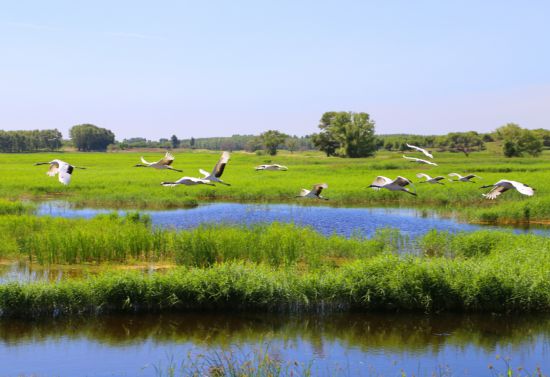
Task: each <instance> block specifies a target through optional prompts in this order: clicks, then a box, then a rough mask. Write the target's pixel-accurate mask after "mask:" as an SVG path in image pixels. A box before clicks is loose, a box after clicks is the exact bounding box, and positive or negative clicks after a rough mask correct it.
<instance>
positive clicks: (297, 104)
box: [0, 0, 550, 139]
mask: <svg viewBox="0 0 550 377" xmlns="http://www.w3.org/2000/svg"><path fill="white" fill-rule="evenodd" d="M549 20H550V2H546V1H523V2H519V1H435V0H434V1H408V0H407V1H392V0H388V1H330V2H329V1H319V0H317V1H298V0H295V1H260V0H256V1H238V0H234V1H192V2H191V1H157V2H152V1H135V0H134V1H97V0H96V1H86V2H84V1H54V0H52V1H10V2H7V1H4V2H2V3H1V5H0V129H36V128H58V129H60V130H61V131H62V132H63V133H64V135H65V136H66V135H67V130H68V129H69V128H70V127H71V126H72V125H74V124H79V123H93V124H96V125H98V126H101V127H106V128H109V129H111V130H113V131H114V132H115V134H116V135H117V138H118V139H122V138H124V137H130V136H145V137H148V138H152V139H158V138H160V137H169V136H170V135H172V134H176V135H177V136H179V137H180V138H185V137H190V136H194V137H204V136H226V135H231V134H236V133H239V134H257V133H259V132H262V131H265V130H267V129H278V130H281V131H284V132H287V133H291V134H297V135H305V134H309V133H312V132H316V131H317V124H318V120H319V118H320V117H321V115H322V113H323V112H325V111H329V110H349V111H365V112H368V113H370V114H371V117H372V118H373V119H374V120H375V122H376V128H377V132H378V133H398V132H407V133H413V132H414V133H422V134H432V133H434V134H440V133H446V132H449V131H459V130H462V131H465V130H470V129H473V130H478V131H490V130H493V129H495V128H496V127H498V126H500V125H502V124H504V123H506V122H517V123H519V124H520V125H522V126H524V127H527V128H539V127H543V128H550V22H549Z"/></svg>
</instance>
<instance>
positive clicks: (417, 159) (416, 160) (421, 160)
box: [403, 155, 438, 166]
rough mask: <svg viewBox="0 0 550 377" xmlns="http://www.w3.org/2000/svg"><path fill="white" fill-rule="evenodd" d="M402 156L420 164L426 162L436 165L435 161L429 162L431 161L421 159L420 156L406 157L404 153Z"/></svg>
mask: <svg viewBox="0 0 550 377" xmlns="http://www.w3.org/2000/svg"><path fill="white" fill-rule="evenodd" d="M403 158H406V159H407V160H411V161H414V162H419V163H421V164H428V165H434V166H438V165H437V164H436V163H435V162H431V161H428V160H423V159H421V158H416V157H407V156H405V155H403Z"/></svg>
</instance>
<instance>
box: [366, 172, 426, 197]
mask: <svg viewBox="0 0 550 377" xmlns="http://www.w3.org/2000/svg"><path fill="white" fill-rule="evenodd" d="M408 185H411V186H413V187H414V185H413V183H412V182H411V181H410V180H409V179H407V178H405V177H401V176H398V177H397V178H395V179H394V180H393V181H392V180H391V179H390V178H388V177H384V176H382V175H379V176H378V177H376V178H375V179H374V181H373V182H372V184H371V185H370V186H369V187H371V188H373V189H375V190H380V189H382V188H385V189H387V190H390V191H404V192H406V193H409V194H411V195H414V196H416V192H412V191H410V190H409V189H408V188H406V187H405V186H408ZM415 191H416V190H415Z"/></svg>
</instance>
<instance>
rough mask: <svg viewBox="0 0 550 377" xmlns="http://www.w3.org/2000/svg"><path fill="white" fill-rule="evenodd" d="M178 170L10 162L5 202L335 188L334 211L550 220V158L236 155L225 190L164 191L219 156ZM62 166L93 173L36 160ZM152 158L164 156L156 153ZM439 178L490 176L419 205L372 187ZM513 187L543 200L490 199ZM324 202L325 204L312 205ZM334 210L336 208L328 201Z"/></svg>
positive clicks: (119, 200)
mask: <svg viewBox="0 0 550 377" xmlns="http://www.w3.org/2000/svg"><path fill="white" fill-rule="evenodd" d="M175 155H176V160H175V162H174V166H175V167H176V168H180V169H183V171H184V172H183V173H177V172H172V171H157V170H154V169H148V168H134V167H133V165H135V164H136V163H137V162H139V156H140V154H139V153H57V154H46V153H36V154H25V155H20V154H3V155H2V156H1V157H2V158H1V159H0V169H1V170H2V172H3V178H4V181H3V185H2V187H0V198H1V197H3V198H8V199H21V198H33V199H40V200H43V199H50V198H63V199H65V200H69V201H71V202H73V203H75V204H77V205H80V206H96V207H97V206H103V207H125V208H174V207H185V206H194V205H196V204H197V203H200V202H203V201H215V200H224V201H263V202H266V201H267V202H291V201H296V200H297V199H295V198H294V196H295V195H296V194H297V193H298V192H299V191H300V189H301V188H302V187H304V188H309V187H311V186H312V185H313V184H315V183H319V182H326V183H328V185H329V189H327V190H326V196H327V197H329V198H330V202H328V204H331V205H363V206H381V205H392V206H408V207H426V208H435V209H439V210H441V211H446V212H455V213H458V214H459V215H462V216H463V217H464V218H467V219H469V220H470V221H476V222H492V223H506V222H508V223H527V222H541V223H544V222H548V220H549V219H550V189H549V188H547V187H545V186H544V185H543V182H546V181H547V180H548V179H549V178H550V176H549V174H550V173H548V172H549V171H550V154H548V153H546V152H545V153H544V154H543V155H542V156H541V157H539V158H514V159H506V158H504V157H502V156H501V155H499V154H493V153H491V152H479V153H472V154H471V155H470V157H465V156H464V155H461V154H455V153H436V155H435V158H436V161H437V162H438V163H439V166H437V167H430V166H427V165H419V164H416V163H411V162H409V161H406V160H404V159H403V158H402V157H401V153H390V152H380V153H378V154H377V156H376V157H375V158H368V159H342V158H327V157H324V156H323V155H322V154H320V153H317V152H309V153H295V154H285V155H281V156H276V157H268V156H256V155H254V154H247V153H233V154H232V157H231V160H230V162H229V164H228V166H227V169H226V171H225V172H224V177H223V178H224V180H225V181H227V182H229V183H231V184H232V186H230V187H225V186H221V185H218V186H216V187H210V186H208V187H175V188H167V187H161V186H160V182H161V181H171V180H174V179H177V178H180V177H181V176H183V175H189V176H197V175H198V171H197V169H198V168H201V167H202V168H205V169H206V170H210V169H211V167H212V166H213V165H214V164H215V162H216V161H217V159H218V157H219V152H177V153H175ZM55 157H57V158H61V159H64V160H67V161H69V162H71V163H73V164H75V165H80V166H86V167H88V169H87V170H82V171H81V170H79V171H76V172H75V174H74V177H73V181H72V182H71V184H70V186H68V187H64V186H62V185H61V184H59V182H57V181H56V180H55V179H52V178H50V177H47V176H46V174H45V170H46V169H45V168H44V167H35V166H32V164H33V163H34V162H36V161H49V160H51V159H53V158H55ZM145 157H146V158H148V159H151V160H154V159H155V158H160V156H159V155H158V154H153V153H149V154H148V153H146V154H145ZM269 161H271V162H277V163H281V164H284V165H287V166H288V167H289V171H287V172H269V171H263V172H257V171H255V170H254V166H256V165H258V164H262V163H266V162H269ZM418 172H424V173H428V174H430V175H432V176H436V175H446V174H448V173H450V172H458V173H475V174H477V175H480V176H482V177H483V180H481V181H479V182H478V183H477V184H471V183H450V182H446V184H445V186H442V185H430V184H418V185H417V190H418V197H413V196H411V195H407V194H404V193H395V192H389V191H386V190H381V191H378V192H377V191H374V190H371V189H367V188H366V187H367V186H368V185H369V184H370V183H371V182H372V180H373V179H374V178H375V177H376V176H377V175H385V176H388V177H391V178H395V177H396V176H398V175H402V176H405V177H408V178H410V179H412V180H413V181H415V182H417V181H418V179H417V178H416V173H418ZM503 178H506V179H512V180H517V181H520V182H524V183H526V184H529V185H531V186H533V187H535V188H536V189H537V191H536V194H535V196H534V197H531V198H528V197H524V196H521V195H520V194H518V193H517V192H507V193H505V194H504V195H502V197H500V198H498V199H497V200H496V201H489V200H486V199H484V198H483V197H482V196H481V193H482V192H483V191H482V190H480V189H479V186H481V185H482V184H490V183H494V182H496V181H498V180H500V179H503ZM307 202H308V203H315V204H318V203H317V202H315V201H307ZM323 204H327V203H323Z"/></svg>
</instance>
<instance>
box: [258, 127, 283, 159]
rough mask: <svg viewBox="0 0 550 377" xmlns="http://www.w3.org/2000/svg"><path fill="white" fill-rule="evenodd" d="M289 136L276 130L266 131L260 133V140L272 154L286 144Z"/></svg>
mask: <svg viewBox="0 0 550 377" xmlns="http://www.w3.org/2000/svg"><path fill="white" fill-rule="evenodd" d="M287 138H288V135H286V134H284V133H282V132H279V131H276V130H269V131H265V132H264V133H262V134H261V135H260V140H261V142H262V144H263V146H264V147H265V150H266V151H267V153H268V154H269V155H270V156H275V155H276V154H277V148H278V147H279V146H280V145H281V144H284V142H285V140H286V139H287Z"/></svg>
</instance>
